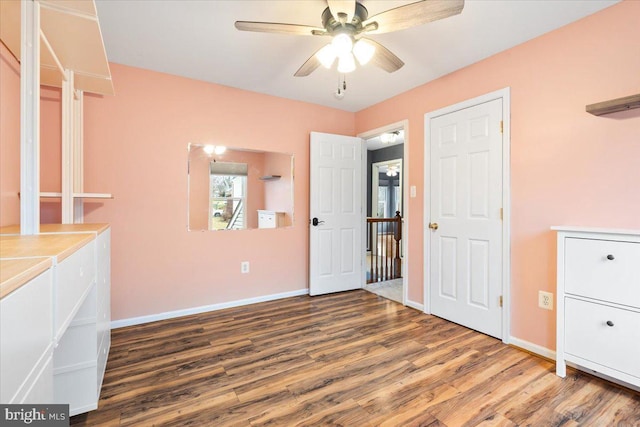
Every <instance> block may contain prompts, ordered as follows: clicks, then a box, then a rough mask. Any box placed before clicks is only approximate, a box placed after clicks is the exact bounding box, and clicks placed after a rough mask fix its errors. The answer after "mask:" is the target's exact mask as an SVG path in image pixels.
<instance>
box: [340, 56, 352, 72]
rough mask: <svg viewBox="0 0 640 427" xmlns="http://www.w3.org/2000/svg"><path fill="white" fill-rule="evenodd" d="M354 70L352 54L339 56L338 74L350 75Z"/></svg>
mask: <svg viewBox="0 0 640 427" xmlns="http://www.w3.org/2000/svg"><path fill="white" fill-rule="evenodd" d="M355 69H356V61H355V59H353V54H352V53H347V54H346V55H341V56H340V57H339V58H338V72H339V73H342V74H346V73H350V72H352V71H353V70H355Z"/></svg>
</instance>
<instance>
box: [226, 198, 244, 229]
mask: <svg viewBox="0 0 640 427" xmlns="http://www.w3.org/2000/svg"><path fill="white" fill-rule="evenodd" d="M237 200H238V204H237V205H236V207H235V209H234V210H233V215H231V219H230V220H229V224H227V230H240V229H243V228H244V204H243V203H242V199H240V198H239V199H237Z"/></svg>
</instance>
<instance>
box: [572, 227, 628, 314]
mask: <svg viewBox="0 0 640 427" xmlns="http://www.w3.org/2000/svg"><path fill="white" fill-rule="evenodd" d="M565 257H566V258H565V292H567V293H570V294H574V295H581V296H585V297H589V298H595V299H599V300H602V301H609V302H614V303H618V304H623V305H627V306H632V307H640V243H632V242H618V241H612V240H595V239H576V238H567V239H565Z"/></svg>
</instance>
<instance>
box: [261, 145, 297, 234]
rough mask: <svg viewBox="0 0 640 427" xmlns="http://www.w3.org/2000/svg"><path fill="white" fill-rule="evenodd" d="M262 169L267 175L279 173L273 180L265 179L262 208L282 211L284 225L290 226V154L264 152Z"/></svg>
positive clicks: (291, 186)
mask: <svg viewBox="0 0 640 427" xmlns="http://www.w3.org/2000/svg"><path fill="white" fill-rule="evenodd" d="M264 171H265V174H267V175H280V177H281V178H280V179H277V180H274V181H265V183H264V208H263V209H265V210H268V211H276V212H284V213H285V219H284V225H285V226H290V225H292V224H293V210H292V206H291V197H292V191H293V181H292V180H291V156H289V155H286V154H283V153H272V152H270V153H265V155H264Z"/></svg>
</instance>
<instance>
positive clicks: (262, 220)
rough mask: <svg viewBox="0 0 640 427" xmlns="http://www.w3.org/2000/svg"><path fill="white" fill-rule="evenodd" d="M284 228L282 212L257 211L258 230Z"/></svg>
mask: <svg viewBox="0 0 640 427" xmlns="http://www.w3.org/2000/svg"><path fill="white" fill-rule="evenodd" d="M278 227H284V212H276V211H263V210H258V228H278Z"/></svg>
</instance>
